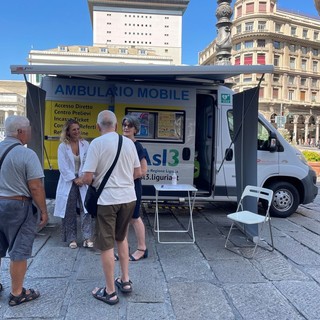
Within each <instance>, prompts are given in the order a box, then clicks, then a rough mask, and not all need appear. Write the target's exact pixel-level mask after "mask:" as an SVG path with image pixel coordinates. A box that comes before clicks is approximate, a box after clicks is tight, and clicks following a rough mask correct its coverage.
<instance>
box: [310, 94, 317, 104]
mask: <svg viewBox="0 0 320 320" xmlns="http://www.w3.org/2000/svg"><path fill="white" fill-rule="evenodd" d="M311 102H317V93H316V92H311Z"/></svg>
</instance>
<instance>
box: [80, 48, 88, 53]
mask: <svg viewBox="0 0 320 320" xmlns="http://www.w3.org/2000/svg"><path fill="white" fill-rule="evenodd" d="M79 51H80V52H88V48H87V47H80V48H79Z"/></svg>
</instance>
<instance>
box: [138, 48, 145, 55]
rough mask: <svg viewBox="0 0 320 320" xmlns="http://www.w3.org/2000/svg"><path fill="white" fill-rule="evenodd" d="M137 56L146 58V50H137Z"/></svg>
mask: <svg viewBox="0 0 320 320" xmlns="http://www.w3.org/2000/svg"><path fill="white" fill-rule="evenodd" d="M139 54H140V55H141V56H146V55H147V50H143V49H141V50H139Z"/></svg>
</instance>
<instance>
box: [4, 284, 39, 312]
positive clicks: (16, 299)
mask: <svg viewBox="0 0 320 320" xmlns="http://www.w3.org/2000/svg"><path fill="white" fill-rule="evenodd" d="M39 297H40V292H39V291H35V290H33V289H29V293H27V290H26V289H25V288H22V292H21V294H19V295H18V296H14V295H13V294H12V293H10V295H9V306H11V307H14V306H18V305H19V304H21V303H24V302H29V301H32V300H35V299H37V298H39Z"/></svg>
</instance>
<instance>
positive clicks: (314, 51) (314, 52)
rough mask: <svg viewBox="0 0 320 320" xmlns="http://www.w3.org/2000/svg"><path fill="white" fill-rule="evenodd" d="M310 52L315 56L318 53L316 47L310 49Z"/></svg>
mask: <svg viewBox="0 0 320 320" xmlns="http://www.w3.org/2000/svg"><path fill="white" fill-rule="evenodd" d="M312 54H313V55H314V56H315V57H317V56H318V54H319V50H318V49H312Z"/></svg>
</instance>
